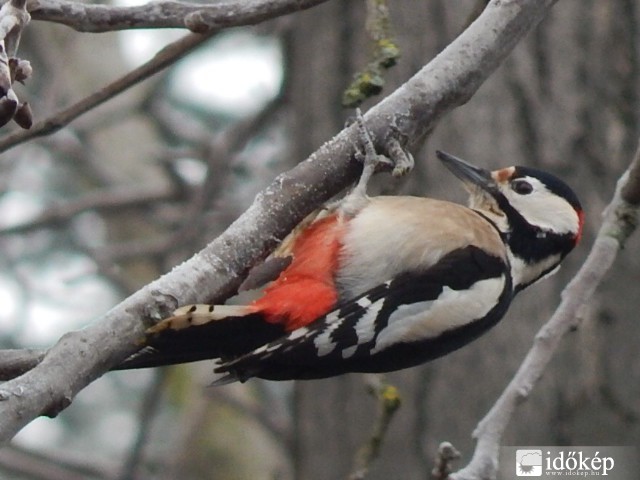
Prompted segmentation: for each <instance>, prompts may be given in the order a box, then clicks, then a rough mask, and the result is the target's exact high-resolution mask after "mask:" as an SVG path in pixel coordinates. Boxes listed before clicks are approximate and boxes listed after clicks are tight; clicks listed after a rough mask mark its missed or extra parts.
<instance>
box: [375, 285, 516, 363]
mask: <svg viewBox="0 0 640 480" xmlns="http://www.w3.org/2000/svg"><path fill="white" fill-rule="evenodd" d="M504 285H505V278H504V276H501V277H499V278H491V279H487V280H480V281H479V282H476V283H474V284H473V285H472V286H471V288H469V289H468V290H452V289H451V288H448V287H445V288H444V289H443V291H442V293H441V294H440V296H439V297H438V298H437V299H436V300H433V301H429V302H419V303H415V304H411V305H406V306H402V307H400V308H398V309H397V310H396V311H395V312H394V313H393V314H392V315H391V316H390V317H389V325H388V326H387V327H386V328H385V329H384V330H382V331H381V332H380V334H379V335H378V338H377V340H376V346H375V348H374V349H373V350H372V352H371V353H378V352H380V351H382V350H384V349H385V348H388V347H390V346H391V345H394V344H396V343H401V342H412V341H420V340H424V339H428V338H434V337H437V336H438V335H440V334H442V333H443V332H445V331H447V330H452V329H455V328H459V327H462V326H464V325H466V324H468V323H471V322H472V321H474V320H479V319H480V318H482V317H484V316H485V315H486V314H487V313H489V311H490V310H491V309H492V308H493V307H494V306H495V305H496V304H497V303H498V299H499V298H500V295H501V293H502V291H503V289H504Z"/></svg>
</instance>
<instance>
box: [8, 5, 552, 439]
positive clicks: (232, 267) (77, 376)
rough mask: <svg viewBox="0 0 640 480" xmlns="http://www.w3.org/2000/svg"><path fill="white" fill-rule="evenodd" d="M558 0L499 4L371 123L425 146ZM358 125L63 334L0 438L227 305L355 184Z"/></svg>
mask: <svg viewBox="0 0 640 480" xmlns="http://www.w3.org/2000/svg"><path fill="white" fill-rule="evenodd" d="M554 3H555V0H545V1H540V0H509V1H507V0H500V1H498V0H496V1H493V2H491V3H490V4H489V5H488V6H487V8H486V9H485V10H484V12H483V13H482V15H480V16H479V17H478V19H477V20H476V21H475V22H473V23H472V24H471V25H470V26H469V28H468V29H467V30H465V31H464V32H463V33H462V34H461V35H460V37H458V38H457V39H456V40H455V41H453V42H452V43H451V44H450V45H449V46H448V47H447V48H446V49H445V50H444V51H443V52H442V53H440V55H438V56H437V57H436V58H435V59H434V60H432V61H431V62H430V63H429V64H428V65H427V66H425V67H424V68H422V69H421V70H420V71H419V72H418V73H417V74H416V75H414V77H412V78H411V79H410V80H409V81H407V82H406V83H405V84H404V85H402V86H401V87H400V88H398V89H397V90H396V91H395V92H394V93H392V94H391V95H390V96H389V97H387V98H386V99H384V100H383V101H382V102H380V103H379V104H378V105H376V106H375V107H374V108H372V109H371V110H370V111H369V112H368V113H367V115H366V116H365V121H366V123H367V127H368V128H369V129H370V130H371V131H372V133H373V136H374V138H375V140H376V141H377V142H378V143H380V144H381V143H382V142H383V140H384V139H385V138H386V133H387V132H388V128H389V124H390V122H391V121H392V120H396V122H395V123H396V124H397V128H398V129H399V130H400V133H402V134H404V135H406V137H407V138H409V139H410V140H411V141H410V143H411V145H417V144H418V143H419V142H420V141H421V140H422V139H423V138H424V137H425V135H426V134H427V133H428V132H429V131H431V130H432V129H433V128H434V127H435V125H436V123H437V121H438V120H439V118H440V117H441V116H442V115H443V114H445V113H446V112H448V111H450V110H452V109H453V108H455V107H456V106H458V105H460V104H463V103H464V102H466V101H467V100H468V99H469V98H470V97H471V96H472V95H473V93H474V92H475V91H476V90H477V89H478V88H479V86H480V85H481V84H482V82H483V81H484V80H485V79H486V78H487V77H488V76H489V75H490V74H491V73H492V72H493V71H494V70H495V69H496V67H497V66H498V65H499V64H500V62H501V61H502V60H503V59H504V58H505V57H506V55H507V54H508V53H509V52H510V51H511V50H512V49H513V47H514V46H515V45H516V44H517V43H518V41H519V40H520V39H521V38H522V36H523V35H524V34H525V33H526V32H527V31H528V30H529V29H531V28H532V27H533V26H534V25H535V24H536V23H537V22H538V21H539V20H541V19H542V17H543V16H544V14H545V13H546V11H547V9H549V8H550V7H551V6H552V5H553V4H554ZM356 140H357V135H356V125H351V126H349V127H348V128H345V129H344V130H343V131H342V132H340V133H339V134H338V135H336V136H335V137H334V138H333V139H332V140H330V141H328V142H327V143H326V144H324V145H323V146H322V147H320V148H319V149H318V150H317V151H316V152H315V153H314V154H313V155H312V156H311V157H310V158H309V159H308V160H307V161H305V162H302V163H300V164H299V165H297V166H296V167H295V168H293V169H292V170H290V171H289V172H286V173H283V174H282V175H280V176H278V177H277V178H276V180H275V181H274V182H273V183H272V184H271V185H270V186H269V187H267V188H266V189H265V190H264V191H262V192H261V193H259V194H258V195H257V196H256V199H255V200H254V202H253V204H252V205H251V206H250V207H249V209H248V210H247V211H246V212H245V213H244V214H243V215H242V216H240V218H238V219H237V220H236V221H235V222H234V223H233V224H232V225H231V226H230V227H229V229H227V231H225V232H224V233H223V234H222V235H220V236H219V237H218V238H217V239H215V240H214V241H213V242H211V243H210V244H209V245H208V246H207V247H205V248H204V249H203V250H202V251H200V252H199V253H198V254H196V255H194V256H193V257H192V258H191V259H190V260H188V261H186V262H185V263H183V264H182V265H180V266H178V267H176V268H175V269H173V270H172V271H171V272H170V273H168V274H166V275H164V276H163V277H161V278H160V279H158V280H156V281H154V282H152V283H151V284H149V285H147V286H146V287H144V288H142V289H141V290H139V291H138V292H136V293H135V294H133V295H132V296H130V297H129V298H127V299H126V300H124V301H123V302H122V303H121V304H119V305H117V306H116V307H114V308H113V309H112V310H111V311H109V312H107V313H106V314H105V315H103V316H102V317H101V318H99V319H98V321H97V322H95V323H94V324H92V325H91V326H89V327H87V328H85V329H84V330H81V331H79V332H72V333H68V334H66V335H64V336H63V337H62V338H61V339H60V340H59V342H58V343H57V344H56V345H54V346H53V347H52V348H51V349H50V350H49V351H48V352H47V354H46V355H45V357H44V359H43V360H42V362H41V363H40V364H39V365H38V366H37V367H35V368H34V369H33V370H31V371H29V372H27V373H25V374H24V375H22V376H20V377H18V378H15V379H13V380H11V381H8V382H6V383H4V384H3V385H2V386H1V387H0V398H2V399H3V401H0V439H1V440H2V441H4V442H6V441H7V440H9V439H10V438H11V437H12V436H13V435H14V434H15V433H16V432H17V431H18V430H19V429H20V428H22V427H23V426H24V425H26V424H27V423H29V422H30V421H31V420H32V419H34V418H35V417H37V416H39V415H55V414H57V413H58V412H59V411H60V410H62V409H63V408H65V407H66V406H68V405H69V403H70V402H71V401H72V400H73V398H74V397H75V395H76V394H77V393H78V392H79V391H80V390H81V389H82V388H84V387H85V386H86V385H87V384H89V383H90V382H92V381H94V380H95V379H96V378H98V377H99V376H101V375H102V374H103V373H104V372H106V371H107V370H108V369H109V368H111V367H113V366H114V365H117V364H118V363H120V362H121V361H122V360H123V359H124V358H126V357H127V356H128V355H130V354H132V353H133V352H135V351H136V350H137V349H138V348H139V347H140V344H141V341H142V339H143V338H144V331H145V329H146V327H148V326H149V325H151V324H152V323H154V322H157V321H158V320H159V319H161V318H164V317H166V316H168V315H169V314H170V312H172V311H173V310H174V309H175V308H176V307H177V306H178V305H184V304H189V303H203V302H206V301H211V300H213V301H221V300H224V299H225V298H226V297H228V296H229V295H230V294H232V293H233V292H234V291H235V290H236V289H237V287H238V285H239V284H240V282H241V281H242V278H243V277H244V275H245V274H246V272H247V271H248V270H249V269H250V267H251V266H253V265H255V264H256V263H257V262H259V261H260V260H262V259H263V258H264V257H265V256H266V255H267V254H268V252H269V251H270V250H272V249H273V248H274V247H275V245H276V244H277V243H278V242H279V240H280V239H282V238H283V237H284V236H285V235H286V234H287V233H288V232H289V231H290V230H291V229H292V228H293V227H294V226H295V224H296V223H297V222H298V221H300V220H301V219H302V218H304V217H305V216H306V215H307V214H308V213H309V212H311V211H312V210H313V209H314V208H316V207H317V206H319V205H320V204H321V203H323V202H325V201H327V200H328V199H329V198H330V197H331V196H332V195H335V194H336V193H338V192H339V191H341V190H342V189H344V188H345V187H346V186H347V185H348V184H349V183H350V182H351V181H352V180H353V179H354V178H355V176H356V174H357V172H358V166H357V165H356V164H355V163H354V162H351V161H350V158H351V156H352V155H353V153H354V142H356Z"/></svg>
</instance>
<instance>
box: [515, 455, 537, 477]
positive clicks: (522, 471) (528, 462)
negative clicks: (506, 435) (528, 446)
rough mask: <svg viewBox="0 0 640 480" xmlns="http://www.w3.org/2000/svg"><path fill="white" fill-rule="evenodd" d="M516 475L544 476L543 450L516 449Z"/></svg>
mask: <svg viewBox="0 0 640 480" xmlns="http://www.w3.org/2000/svg"><path fill="white" fill-rule="evenodd" d="M516 475H517V476H519V477H541V476H542V450H516Z"/></svg>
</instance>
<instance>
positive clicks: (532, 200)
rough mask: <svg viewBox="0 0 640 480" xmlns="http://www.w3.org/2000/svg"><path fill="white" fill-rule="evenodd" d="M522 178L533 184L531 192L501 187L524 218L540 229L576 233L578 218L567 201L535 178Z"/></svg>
mask: <svg viewBox="0 0 640 480" xmlns="http://www.w3.org/2000/svg"><path fill="white" fill-rule="evenodd" d="M524 178H525V179H526V180H527V181H528V182H529V183H530V184H531V185H532V186H533V192H532V193H530V194H529V195H519V194H517V193H515V192H514V191H513V190H511V188H510V187H506V188H504V187H503V193H504V195H505V196H506V197H507V199H508V200H509V203H511V205H513V207H514V208H515V209H516V210H517V211H518V212H519V213H520V214H521V215H522V216H523V217H524V218H525V220H526V221H527V222H528V223H530V224H531V225H535V226H537V227H540V228H541V229H542V230H551V231H553V232H554V233H558V234H561V235H562V234H566V233H573V234H576V233H578V230H579V229H580V219H579V218H578V214H577V212H576V211H575V209H574V208H573V207H572V206H571V205H570V204H569V202H567V201H566V200H565V199H563V198H562V197H559V196H558V195H556V194H554V193H552V192H550V191H549V190H547V187H545V186H544V184H543V183H542V182H540V180H538V179H537V178H533V177H524Z"/></svg>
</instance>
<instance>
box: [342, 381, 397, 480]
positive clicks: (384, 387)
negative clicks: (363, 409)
mask: <svg viewBox="0 0 640 480" xmlns="http://www.w3.org/2000/svg"><path fill="white" fill-rule="evenodd" d="M367 389H368V391H369V393H370V394H371V395H372V396H373V397H375V399H376V400H377V402H378V415H377V417H376V421H375V423H374V425H373V430H372V432H371V436H370V437H369V439H368V440H367V441H366V442H365V443H364V444H363V445H362V446H361V447H360V449H359V450H358V452H357V453H356V457H355V462H354V466H353V470H352V472H351V474H349V477H348V480H364V478H365V477H366V476H367V474H368V473H369V469H370V468H371V463H372V462H373V461H374V460H375V459H376V458H378V457H379V456H380V448H381V447H382V441H383V440H384V437H385V435H386V434H387V430H388V428H389V425H390V424H391V419H392V418H393V415H394V414H395V413H396V412H397V411H398V408H400V405H401V403H402V399H401V398H400V394H399V393H398V389H397V388H396V387H394V386H393V385H389V384H387V383H385V381H384V380H383V379H382V377H381V376H379V375H370V376H368V377H367Z"/></svg>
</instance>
